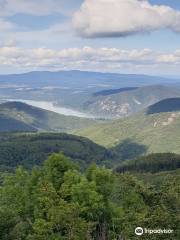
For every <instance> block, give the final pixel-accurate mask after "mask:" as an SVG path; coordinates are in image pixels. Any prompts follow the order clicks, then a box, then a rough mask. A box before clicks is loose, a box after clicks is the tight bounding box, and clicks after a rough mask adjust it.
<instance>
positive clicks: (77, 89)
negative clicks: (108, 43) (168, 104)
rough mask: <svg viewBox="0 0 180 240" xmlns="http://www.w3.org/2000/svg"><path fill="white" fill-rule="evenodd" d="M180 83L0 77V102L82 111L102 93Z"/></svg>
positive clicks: (99, 76) (101, 76) (103, 76)
mask: <svg viewBox="0 0 180 240" xmlns="http://www.w3.org/2000/svg"><path fill="white" fill-rule="evenodd" d="M177 82H179V81H178V80H177V79H171V78H165V77H155V76H147V75H135V74H113V73H98V72H82V71H60V72H47V71H42V72H41V71H40V72H29V73H24V74H12V75H0V101H1V100H2V99H14V100H16V99H27V100H36V101H50V102H56V104H57V105H59V106H66V107H70V108H73V109H78V110H82V109H83V106H84V104H85V103H86V102H87V101H88V100H91V97H92V96H94V94H95V95H99V94H98V92H100V95H106V94H108V95H109V93H112V91H113V92H116V93H120V91H122V89H123V91H125V90H126V92H128V89H129V88H136V87H143V86H149V85H158V84H163V85H164V84H165V85H169V84H176V83H177ZM120 88H121V90H120ZM116 89H118V90H116ZM106 90H107V92H106ZM102 91H105V92H102ZM129 93H130V92H129ZM124 94H125V93H124ZM173 97H176V96H173ZM158 100H159V99H158ZM132 101H133V100H132ZM151 104H152V103H151ZM90 110H91V108H90Z"/></svg>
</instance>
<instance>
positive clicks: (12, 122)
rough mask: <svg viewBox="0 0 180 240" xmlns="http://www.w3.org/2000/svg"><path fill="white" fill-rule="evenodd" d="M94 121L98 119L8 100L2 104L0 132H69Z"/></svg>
mask: <svg viewBox="0 0 180 240" xmlns="http://www.w3.org/2000/svg"><path fill="white" fill-rule="evenodd" d="M6 119H7V121H6ZM94 123H97V121H95V120H93V119H85V118H79V117H72V116H64V115H60V114H57V113H54V112H51V111H47V110H43V109H41V108H37V107H33V106H30V105H28V104H25V103H21V102H7V103H3V104H0V132H2V131H56V132H68V131H71V130H74V129H80V128H84V127H87V126H90V125H92V124H94Z"/></svg>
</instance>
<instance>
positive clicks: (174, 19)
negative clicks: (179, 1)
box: [73, 0, 180, 37]
mask: <svg viewBox="0 0 180 240" xmlns="http://www.w3.org/2000/svg"><path fill="white" fill-rule="evenodd" d="M73 23H74V27H75V29H76V31H77V33H78V34H80V35H81V36H83V37H112V36H113V37H116V36H117V37H121V36H127V35H130V34H136V33H143V32H150V31H154V30H159V29H166V28H167V29H171V30H172V31H174V32H180V11H177V10H175V9H173V8H170V7H169V6H166V5H152V4H150V3H149V1H148V0H85V1H84V3H83V4H82V6H81V8H80V9H79V10H78V11H77V12H76V13H75V15H74V18H73Z"/></svg>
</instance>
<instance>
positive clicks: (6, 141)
mask: <svg viewBox="0 0 180 240" xmlns="http://www.w3.org/2000/svg"><path fill="white" fill-rule="evenodd" d="M54 152H55V153H59V152H62V153H64V154H65V155H66V156H68V157H70V158H71V159H72V160H73V161H74V162H77V163H80V166H81V168H84V167H86V166H88V165H89V164H91V163H96V164H98V165H106V166H112V165H113V164H114V163H118V162H120V158H119V156H118V155H117V154H115V153H113V152H112V151H110V150H107V149H106V148H104V147H102V146H99V145H97V144H95V143H93V142H92V141H90V140H88V139H86V138H83V137H77V136H73V135H69V134H64V133H59V134H55V133H41V134H36V133H34V134H33V133H29V134H18V133H16V134H15V133H14V134H1V135H0V167H1V169H2V170H3V169H13V168H15V167H16V166H18V165H22V166H24V167H26V168H32V167H33V166H35V165H41V164H42V162H43V161H44V160H45V159H46V158H47V157H48V156H49V155H50V154H52V153H54Z"/></svg>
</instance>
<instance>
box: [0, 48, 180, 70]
mask: <svg viewBox="0 0 180 240" xmlns="http://www.w3.org/2000/svg"><path fill="white" fill-rule="evenodd" d="M3 66H4V67H9V68H13V69H14V68H16V69H17V70H21V71H27V70H29V71H31V70H40V69H44V70H62V69H79V70H90V71H105V72H106V71H110V72H121V71H123V72H124V71H126V72H150V73H153V71H156V70H157V71H161V69H162V73H164V72H165V71H168V70H172V72H173V71H174V66H176V67H177V69H180V50H176V51H175V52H173V53H166V52H156V51H153V50H150V49H141V50H138V49H132V50H123V49H118V48H92V47H84V48H68V49H62V50H54V49H48V48H33V49H24V48H20V47H17V46H4V47H3V46H1V47H0V68H1V69H2V68H3ZM177 69H176V71H178V70H177Z"/></svg>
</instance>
